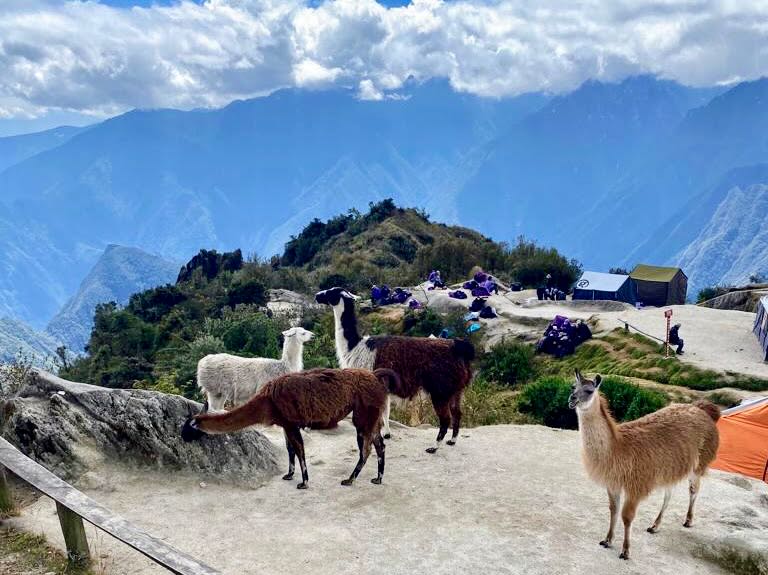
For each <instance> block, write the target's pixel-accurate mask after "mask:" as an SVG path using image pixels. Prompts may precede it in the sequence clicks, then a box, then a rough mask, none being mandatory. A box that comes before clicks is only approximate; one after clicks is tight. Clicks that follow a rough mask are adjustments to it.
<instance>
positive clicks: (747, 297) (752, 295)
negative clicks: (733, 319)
mask: <svg viewBox="0 0 768 575" xmlns="http://www.w3.org/2000/svg"><path fill="white" fill-rule="evenodd" d="M765 295H768V287H761V288H756V289H735V290H733V291H729V292H728V293H724V294H723V295H720V296H717V297H714V298H712V299H709V300H707V301H705V302H702V303H701V304H700V305H702V306H704V307H711V308H714V309H731V310H737V311H749V312H754V311H755V310H756V309H757V302H759V301H760V298H761V297H763V296H765Z"/></svg>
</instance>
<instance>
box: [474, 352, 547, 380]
mask: <svg viewBox="0 0 768 575" xmlns="http://www.w3.org/2000/svg"><path fill="white" fill-rule="evenodd" d="M534 355H535V354H534V349H533V346H532V345H529V344H527V343H522V342H517V341H502V342H501V343H500V344H498V345H496V346H495V347H493V349H491V351H489V352H488V353H486V354H485V356H484V357H483V359H482V362H481V367H480V370H481V373H482V375H483V377H484V378H485V379H487V380H488V381H493V382H495V383H498V384H501V385H506V386H514V385H519V384H522V383H527V382H528V381H530V380H531V379H532V378H533V376H534V374H535V367H534Z"/></svg>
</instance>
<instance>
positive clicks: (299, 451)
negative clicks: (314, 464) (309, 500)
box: [285, 427, 309, 489]
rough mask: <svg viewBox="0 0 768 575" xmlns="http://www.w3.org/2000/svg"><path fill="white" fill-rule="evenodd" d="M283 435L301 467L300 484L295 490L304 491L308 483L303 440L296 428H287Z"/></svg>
mask: <svg viewBox="0 0 768 575" xmlns="http://www.w3.org/2000/svg"><path fill="white" fill-rule="evenodd" d="M285 433H286V436H287V438H288V441H290V442H291V445H292V446H293V450H294V452H295V453H296V455H297V456H298V458H299V466H300V467H301V483H299V484H298V485H297V486H296V488H297V489H306V488H307V487H309V485H308V484H307V483H308V482H309V473H307V461H306V459H305V458H304V440H303V439H302V438H301V430H300V429H299V428H298V427H289V428H287V429H286V430H285Z"/></svg>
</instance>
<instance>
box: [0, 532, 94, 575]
mask: <svg viewBox="0 0 768 575" xmlns="http://www.w3.org/2000/svg"><path fill="white" fill-rule="evenodd" d="M11 554H15V557H14V560H13V562H12V563H10V564H2V565H0V566H2V567H3V572H4V573H6V569H10V571H7V573H8V575H22V574H24V573H37V572H40V573H55V574H56V575H94V572H93V571H92V570H90V569H80V568H74V567H70V566H69V565H67V558H66V557H65V556H64V554H63V553H61V552H60V551H58V550H56V549H53V548H52V547H51V546H50V545H48V542H47V541H46V540H45V537H43V536H42V535H32V534H30V533H25V532H23V531H17V530H15V529H0V557H2V558H3V559H0V561H2V560H7V558H8V557H9V556H10V555H11Z"/></svg>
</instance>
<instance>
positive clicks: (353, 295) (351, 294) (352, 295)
mask: <svg viewBox="0 0 768 575" xmlns="http://www.w3.org/2000/svg"><path fill="white" fill-rule="evenodd" d="M346 291H347V294H349V297H351V298H352V299H353V300H355V301H358V300H359V299H360V296H359V295H355V294H353V293H352V292H351V291H349V290H346Z"/></svg>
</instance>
